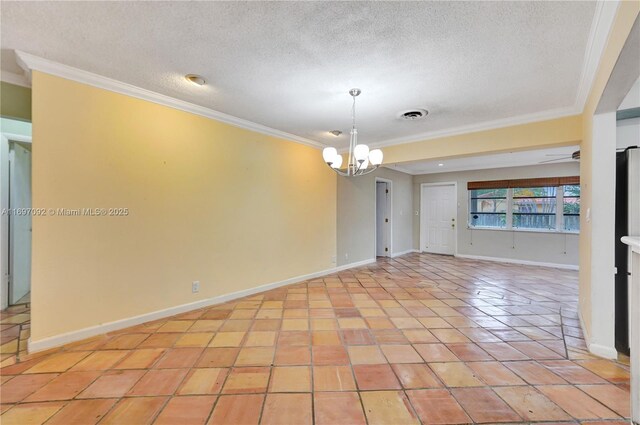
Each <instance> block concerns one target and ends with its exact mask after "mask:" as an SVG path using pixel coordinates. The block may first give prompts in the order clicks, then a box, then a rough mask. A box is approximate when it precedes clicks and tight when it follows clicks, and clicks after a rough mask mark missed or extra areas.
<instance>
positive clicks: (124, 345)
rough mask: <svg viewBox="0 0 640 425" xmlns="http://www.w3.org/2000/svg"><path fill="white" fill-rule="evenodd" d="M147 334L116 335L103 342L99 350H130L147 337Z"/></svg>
mask: <svg viewBox="0 0 640 425" xmlns="http://www.w3.org/2000/svg"><path fill="white" fill-rule="evenodd" d="M148 337H149V334H125V335H118V336H116V337H115V338H112V339H111V340H109V341H107V342H106V343H105V344H103V345H102V346H101V347H100V349H101V350H131V349H134V348H136V347H137V346H138V345H140V343H142V341H144V340H145V339H147V338H148Z"/></svg>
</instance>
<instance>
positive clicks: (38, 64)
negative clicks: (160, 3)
mask: <svg viewBox="0 0 640 425" xmlns="http://www.w3.org/2000/svg"><path fill="white" fill-rule="evenodd" d="M15 53H16V60H17V62H18V65H20V67H21V68H22V69H24V71H25V73H26V75H27V77H28V79H29V80H31V71H33V70H36V71H40V72H44V73H47V74H51V75H54V76H56V77H61V78H65V79H67V80H72V81H76V82H78V83H82V84H87V85H90V86H93V87H97V88H100V89H104V90H109V91H112V92H115V93H120V94H124V95H126V96H131V97H135V98H138V99H142V100H146V101H148V102H153V103H157V104H159V105H163V106H168V107H170V108H174V109H178V110H181V111H185V112H189V113H192V114H195V115H200V116H203V117H206V118H210V119H213V120H216V121H220V122H223V123H226V124H230V125H233V126H235V127H240V128H244V129H246V130H251V131H255V132H256V133H261V134H266V135H268V136H273V137H278V138H281V139H286V140H290V141H293V142H297V143H301V144H303V145H307V146H312V147H314V148H324V147H325V145H323V144H322V143H319V142H316V141H314V140H310V139H306V138H304V137H300V136H296V135H294V134H290V133H287V132H284V131H280V130H276V129H275V128H271V127H267V126H264V125H262V124H257V123H254V122H251V121H247V120H244V119H242V118H238V117H234V116H232V115H228V114H225V113H222V112H218V111H215V110H213V109H209V108H205V107H204V106H200V105H196V104H193V103H190V102H186V101H184V100H180V99H176V98H173V97H171V96H166V95H164V94H160V93H156V92H153V91H151V90H147V89H143V88H141V87H137V86H134V85H131V84H127V83H123V82H122V81H118V80H114V79H112V78H108V77H104V76H102V75H98V74H94V73H92V72H88V71H84V70H82V69H78V68H74V67H72V66H68V65H64V64H61V63H58V62H54V61H51V60H49V59H44V58H41V57H38V56H35V55H32V54H29V53H25V52H22V51H19V50H16V51H15Z"/></svg>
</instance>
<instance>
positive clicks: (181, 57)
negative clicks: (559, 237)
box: [0, 1, 596, 146]
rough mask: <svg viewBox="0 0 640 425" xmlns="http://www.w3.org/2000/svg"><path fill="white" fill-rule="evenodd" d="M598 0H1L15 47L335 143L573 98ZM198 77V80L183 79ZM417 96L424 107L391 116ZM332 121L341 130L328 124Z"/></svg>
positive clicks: (10, 59)
mask: <svg viewBox="0 0 640 425" xmlns="http://www.w3.org/2000/svg"><path fill="white" fill-rule="evenodd" d="M595 7H596V4H595V2H538V1H527V2H407V3H398V2H330V3H329V2H178V1H176V2H54V3H49V2H2V13H1V22H0V23H1V29H0V35H1V47H2V56H1V58H2V63H1V67H2V69H4V70H8V71H11V72H20V70H19V68H18V67H17V65H16V63H15V58H14V55H13V49H18V50H23V51H25V52H28V53H32V54H34V55H38V56H42V57H44V58H47V59H51V60H54V61H57V62H61V63H63V64H66V65H70V66H73V67H77V68H80V69H83V70H87V71H90V72H94V73H97V74H100V75H104V76H107V77H110V78H114V79H116V80H120V81H123V82H126V83H129V84H133V85H136V86H139V87H142V88H145V89H148V90H152V91H156V92H159V93H163V94H166V95H169V96H172V97H176V98H179V99H182V100H186V101H190V102H193V103H195V104H198V105H202V106H206V107H209V108H211V109H214V110H217V111H220V112H224V113H227V114H230V115H234V116H236V117H239V118H243V119H246V120H250V121H253V122H256V123H259V124H263V125H266V126H269V127H272V128H275V129H278V130H282V131H286V132H289V133H292V134H295V135H298V136H302V137H306V138H308V139H312V140H316V141H320V142H323V143H331V144H334V145H338V146H345V145H346V144H347V136H346V134H348V129H349V124H350V106H351V105H350V103H351V99H350V97H349V95H348V94H347V91H348V90H349V89H350V88H352V87H359V88H361V89H362V90H363V93H362V95H361V96H360V97H359V98H358V106H357V110H358V128H359V137H360V140H361V141H362V142H363V143H380V142H384V141H388V140H392V139H397V138H406V137H412V136H414V135H419V134H423V133H427V132H433V131H441V130H446V129H450V128H455V127H459V126H467V125H473V124H478V123H482V122H486V121H492V120H498V119H505V118H508V117H514V116H519V115H524V114H531V113H538V112H541V111H547V110H555V109H558V108H569V107H571V106H573V105H574V103H575V101H576V93H577V90H578V84H579V80H580V76H581V72H582V68H583V64H584V60H585V49H586V46H587V40H588V37H589V31H590V27H591V23H592V20H593V16H594V12H595ZM187 73H197V74H201V75H203V76H204V77H205V78H206V79H207V81H208V85H207V86H205V87H202V88H200V87H196V86H193V85H190V84H188V83H186V82H185V81H184V79H183V75H184V74H187ZM413 108H425V109H428V110H429V111H430V114H429V116H428V118H427V119H425V120H421V121H415V122H408V121H401V120H399V119H398V118H397V114H398V113H399V112H401V111H404V110H407V109H413ZM333 129H339V130H342V131H343V132H344V133H345V135H343V136H341V137H339V138H335V137H334V136H331V135H329V134H328V133H327V131H329V130H333Z"/></svg>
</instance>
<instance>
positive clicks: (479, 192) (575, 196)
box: [467, 176, 580, 232]
mask: <svg viewBox="0 0 640 425" xmlns="http://www.w3.org/2000/svg"><path fill="white" fill-rule="evenodd" d="M579 183H580V180H579V177H577V176H576V177H545V178H540V179H525V180H501V181H493V182H469V183H468V186H467V187H468V189H469V227H478V228H495V229H522V230H552V231H553V230H555V231H565V232H578V231H579V230H580V185H579Z"/></svg>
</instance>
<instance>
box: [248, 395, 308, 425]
mask: <svg viewBox="0 0 640 425" xmlns="http://www.w3.org/2000/svg"><path fill="white" fill-rule="evenodd" d="M312 422H313V413H312V410H311V394H267V398H266V400H265V402H264V409H263V411H262V420H261V421H260V423H261V424H262V425H304V424H311V423H312Z"/></svg>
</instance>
